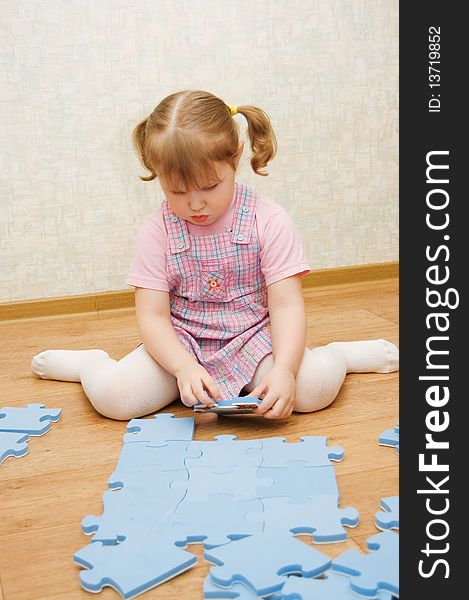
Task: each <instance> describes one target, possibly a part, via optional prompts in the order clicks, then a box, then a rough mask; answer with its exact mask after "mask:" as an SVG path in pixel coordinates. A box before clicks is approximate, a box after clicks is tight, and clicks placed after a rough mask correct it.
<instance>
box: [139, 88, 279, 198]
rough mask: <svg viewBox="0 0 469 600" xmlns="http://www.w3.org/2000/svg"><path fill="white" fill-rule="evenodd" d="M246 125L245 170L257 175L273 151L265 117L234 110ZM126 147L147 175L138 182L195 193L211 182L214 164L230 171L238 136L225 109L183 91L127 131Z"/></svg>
mask: <svg viewBox="0 0 469 600" xmlns="http://www.w3.org/2000/svg"><path fill="white" fill-rule="evenodd" d="M237 112H238V113H239V114H242V115H243V116H244V117H245V119H246V121H247V123H248V137H249V140H250V143H251V149H252V155H251V159H250V162H251V167H252V169H253V170H254V172H255V173H257V174H258V175H263V176H266V175H267V173H263V172H261V170H260V169H262V168H263V167H265V166H266V165H267V164H268V163H269V162H270V161H271V160H272V158H273V157H274V156H275V154H276V152H277V140H276V138H275V134H274V131H273V129H272V126H271V123H270V119H269V117H268V116H267V114H266V113H265V112H264V111H263V110H262V109H260V108H258V107H256V106H249V105H246V106H238V107H237ZM132 143H133V146H134V149H135V151H136V153H137V155H138V158H139V160H140V162H141V163H142V165H143V166H144V167H145V168H146V169H147V170H148V171H149V172H150V175H148V176H147V177H142V176H140V179H141V180H142V181H152V180H153V179H155V178H156V177H164V179H165V180H166V181H167V182H168V183H169V185H171V186H174V187H179V186H181V185H182V186H184V188H185V189H188V188H189V187H191V186H192V185H193V186H195V187H196V188H197V189H201V188H203V187H205V186H207V183H208V182H212V181H214V180H216V178H217V173H216V171H215V169H214V163H215V162H224V163H228V164H230V165H231V166H232V167H233V168H234V169H236V164H237V158H238V154H239V131H238V125H237V123H236V121H235V120H234V119H233V117H232V116H231V113H230V109H229V107H228V106H227V105H226V104H225V103H224V102H223V100H220V98H217V97H216V96H214V95H213V94H211V93H210V92H204V91H202V90H183V91H181V92H176V93H174V94H171V95H170V96H167V97H166V98H164V100H162V101H161V102H160V103H159V104H158V106H157V107H156V108H155V109H154V110H153V112H152V113H151V114H150V115H149V116H148V117H147V118H146V119H144V120H143V121H141V122H140V123H139V124H138V125H137V126H136V127H135V128H134V130H133V132H132Z"/></svg>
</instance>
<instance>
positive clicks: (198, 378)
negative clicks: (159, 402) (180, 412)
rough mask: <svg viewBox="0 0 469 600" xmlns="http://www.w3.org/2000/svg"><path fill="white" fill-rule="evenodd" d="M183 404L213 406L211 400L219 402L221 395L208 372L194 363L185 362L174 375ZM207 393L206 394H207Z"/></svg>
mask: <svg viewBox="0 0 469 600" xmlns="http://www.w3.org/2000/svg"><path fill="white" fill-rule="evenodd" d="M174 376H175V377H176V381H177V386H178V388H179V393H180V396H181V400H182V402H183V404H185V405H186V406H194V405H195V404H198V403H199V402H202V403H203V404H205V405H207V406H215V404H214V402H213V400H212V398H213V399H214V400H215V401H216V402H219V401H220V400H221V394H220V391H219V389H218V388H217V386H216V384H215V382H214V381H213V379H212V378H211V377H210V375H209V373H208V371H207V370H206V369H204V367H203V366H202V365H199V363H198V362H196V361H193V360H191V361H187V362H186V361H185V362H184V364H183V365H182V366H181V367H180V368H179V369H178V370H177V371H176V372H175V373H174ZM207 392H208V393H207ZM210 396H211V397H212V398H211V397H210Z"/></svg>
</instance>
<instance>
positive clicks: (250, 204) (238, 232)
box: [231, 183, 257, 244]
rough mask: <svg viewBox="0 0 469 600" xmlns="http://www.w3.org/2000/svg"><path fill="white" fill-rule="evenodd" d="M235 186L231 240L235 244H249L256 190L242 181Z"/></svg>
mask: <svg viewBox="0 0 469 600" xmlns="http://www.w3.org/2000/svg"><path fill="white" fill-rule="evenodd" d="M236 188H237V194H236V204H235V217H234V220H233V235H232V236H231V241H232V242H233V243H235V244H249V242H250V240H251V232H252V227H253V225H254V221H255V218H256V204H257V192H256V191H255V190H253V189H252V188H249V187H247V186H246V185H243V184H242V183H237V184H236Z"/></svg>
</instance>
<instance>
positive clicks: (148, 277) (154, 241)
mask: <svg viewBox="0 0 469 600" xmlns="http://www.w3.org/2000/svg"><path fill="white" fill-rule="evenodd" d="M166 239H167V235H166V229H165V226H164V222H163V215H162V212H161V210H158V211H155V212H154V213H152V214H151V215H149V216H148V217H146V219H145V221H144V222H143V224H142V225H141V227H140V229H139V232H138V234H137V241H136V243H135V249H134V255H133V259H132V264H131V267H130V273H129V275H128V276H127V279H126V283H127V285H131V286H133V287H142V288H149V289H152V290H160V291H162V292H169V286H168V280H167V278H166Z"/></svg>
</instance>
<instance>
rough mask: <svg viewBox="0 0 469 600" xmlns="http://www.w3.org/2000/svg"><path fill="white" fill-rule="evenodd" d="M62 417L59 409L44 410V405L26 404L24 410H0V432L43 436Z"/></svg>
mask: <svg viewBox="0 0 469 600" xmlns="http://www.w3.org/2000/svg"><path fill="white" fill-rule="evenodd" d="M61 415H62V409H61V408H46V405H45V404H38V403H36V404H27V405H26V406H25V407H24V408H17V407H13V406H5V407H4V408H0V431H10V432H12V433H27V434H28V435H43V434H44V433H47V432H48V431H49V429H50V427H51V423H55V422H56V421H58V420H59V419H60V416H61Z"/></svg>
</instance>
